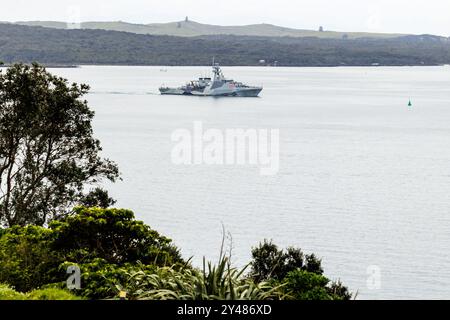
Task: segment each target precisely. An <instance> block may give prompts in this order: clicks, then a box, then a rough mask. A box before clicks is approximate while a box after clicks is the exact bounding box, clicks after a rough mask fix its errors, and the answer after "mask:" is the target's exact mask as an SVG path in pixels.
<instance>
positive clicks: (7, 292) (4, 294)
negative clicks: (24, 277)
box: [0, 284, 26, 300]
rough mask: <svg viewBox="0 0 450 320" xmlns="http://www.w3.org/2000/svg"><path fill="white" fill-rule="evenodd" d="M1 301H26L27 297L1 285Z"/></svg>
mask: <svg viewBox="0 0 450 320" xmlns="http://www.w3.org/2000/svg"><path fill="white" fill-rule="evenodd" d="M0 300H26V296H25V295H24V294H23V293H19V292H17V291H15V290H14V289H12V288H11V287H9V286H7V285H4V284H0Z"/></svg>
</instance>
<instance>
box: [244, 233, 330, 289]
mask: <svg viewBox="0 0 450 320" xmlns="http://www.w3.org/2000/svg"><path fill="white" fill-rule="evenodd" d="M252 257H253V260H252V261H251V263H250V265H251V268H252V270H251V273H250V275H251V277H252V278H254V279H255V280H256V281H264V280H268V279H274V280H278V281H281V280H282V279H284V278H285V277H286V276H287V274H288V273H289V272H291V271H295V270H297V269H301V270H305V271H308V272H311V273H315V274H319V275H321V274H323V269H322V266H321V260H319V259H318V258H317V257H316V256H315V255H314V254H311V255H305V254H304V253H303V252H302V251H301V250H300V249H296V248H288V249H287V250H286V251H284V250H279V249H278V247H277V246H276V245H275V244H274V243H272V242H271V241H267V240H265V241H264V243H261V244H260V245H259V246H258V247H256V248H253V250H252Z"/></svg>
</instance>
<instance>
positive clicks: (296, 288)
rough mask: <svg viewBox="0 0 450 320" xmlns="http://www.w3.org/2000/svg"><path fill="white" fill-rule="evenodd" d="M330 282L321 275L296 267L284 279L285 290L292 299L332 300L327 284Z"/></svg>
mask: <svg viewBox="0 0 450 320" xmlns="http://www.w3.org/2000/svg"><path fill="white" fill-rule="evenodd" d="M329 282H330V280H328V279H327V278H326V277H324V276H323V275H319V274H315V273H312V272H308V271H305V270H301V269H297V270H295V271H291V272H289V273H288V275H287V276H286V278H285V279H284V283H286V287H285V290H286V291H287V293H288V294H289V295H290V296H291V297H292V298H293V299H294V300H332V299H333V297H332V296H331V295H330V294H329V292H328V289H327V285H328V283H329Z"/></svg>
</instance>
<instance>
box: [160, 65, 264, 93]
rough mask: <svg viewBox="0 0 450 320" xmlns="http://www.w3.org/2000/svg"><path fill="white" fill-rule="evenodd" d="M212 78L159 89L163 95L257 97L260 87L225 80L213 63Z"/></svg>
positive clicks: (217, 66)
mask: <svg viewBox="0 0 450 320" xmlns="http://www.w3.org/2000/svg"><path fill="white" fill-rule="evenodd" d="M213 74H214V78H213V79H211V78H199V79H198V80H196V81H191V82H189V83H188V84H186V85H185V86H182V87H178V88H169V87H161V88H159V92H161V94H163V95H190V96H207V97H257V96H258V95H259V94H260V93H261V91H262V90H263V88H262V87H253V86H248V85H246V84H243V83H241V82H236V81H234V80H230V79H226V78H225V76H224V75H223V73H222V70H221V68H220V66H219V64H218V63H213Z"/></svg>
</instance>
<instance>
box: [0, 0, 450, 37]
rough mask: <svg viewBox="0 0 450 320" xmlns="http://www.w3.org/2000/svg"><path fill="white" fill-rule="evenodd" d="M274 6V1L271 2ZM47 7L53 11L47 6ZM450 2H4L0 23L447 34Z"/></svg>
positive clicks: (347, 0) (100, 0)
mask: <svg viewBox="0 0 450 320" xmlns="http://www.w3.org/2000/svg"><path fill="white" fill-rule="evenodd" d="M275 4H276V5H275ZM50 9H51V10H50ZM448 12H450V2H447V1H441V0H429V1H427V2H424V1H418V0H410V1H406V0H396V1H395V3H393V1H387V0H360V1H355V0H334V1H331V0H315V1H312V0H299V1H296V2H295V3H294V2H293V1H288V0H278V1H277V2H276V3H274V2H273V1H269V0H260V1H255V0H247V1H238V0H228V1H226V2H224V1H213V0H197V1H195V2H191V3H186V1H181V0H166V1H164V2H161V1H153V0H150V1H145V0H128V1H126V2H125V1H116V2H114V3H112V2H108V1H105V0H89V1H88V0H78V1H76V2H75V1H73V2H69V1H65V2H64V3H63V2H62V1H56V0H42V1H39V3H34V2H31V3H29V2H28V1H25V0H17V1H15V2H14V3H12V2H11V3H5V4H2V10H1V11H0V21H4V22H17V21H61V22H77V23H79V22H86V21H99V22H100V21H123V22H128V23H134V24H149V23H165V22H174V21H180V20H183V19H184V17H186V16H188V17H189V18H190V20H191V21H196V22H199V23H204V24H213V25H223V26H237V25H251V24H259V23H267V24H273V25H278V26H282V27H288V28H294V29H308V30H317V29H318V28H319V26H323V27H324V28H325V30H330V31H343V32H376V33H404V34H435V35H441V36H446V37H448V36H450V19H449V18H448Z"/></svg>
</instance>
